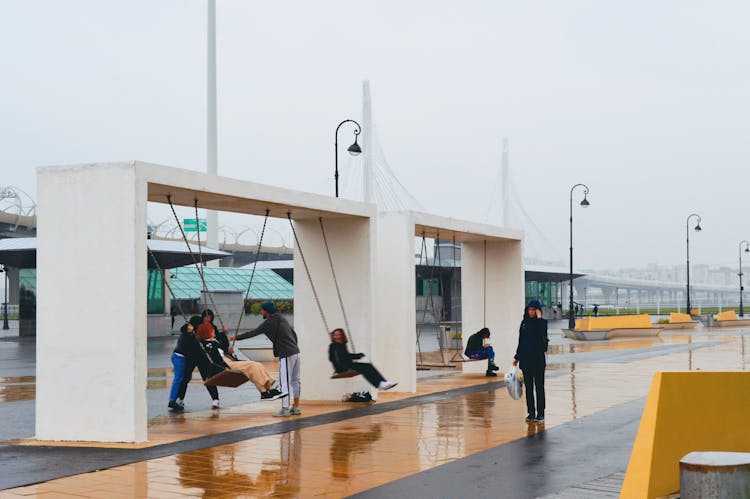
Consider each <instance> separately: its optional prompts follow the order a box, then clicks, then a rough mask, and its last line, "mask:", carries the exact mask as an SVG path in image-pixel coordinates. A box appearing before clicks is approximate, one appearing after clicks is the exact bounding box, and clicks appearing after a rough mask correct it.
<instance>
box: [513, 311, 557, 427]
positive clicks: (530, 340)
mask: <svg viewBox="0 0 750 499" xmlns="http://www.w3.org/2000/svg"><path fill="white" fill-rule="evenodd" d="M548 344H549V337H548V336H547V321H546V320H545V319H542V304H541V303H539V301H538V300H531V301H530V302H529V304H528V305H527V306H526V310H525V312H524V315H523V320H522V321H521V327H520V328H519V330H518V348H517V349H516V355H515V357H514V358H515V360H514V361H513V365H514V366H516V365H518V364H519V363H520V364H521V371H523V383H524V385H525V386H526V408H527V409H528V411H529V414H528V416H527V417H526V422H528V423H532V422H537V423H544V409H545V397H544V370H545V368H546V367H547V359H546V353H547V345H548ZM535 389H536V407H535V405H534V390H535Z"/></svg>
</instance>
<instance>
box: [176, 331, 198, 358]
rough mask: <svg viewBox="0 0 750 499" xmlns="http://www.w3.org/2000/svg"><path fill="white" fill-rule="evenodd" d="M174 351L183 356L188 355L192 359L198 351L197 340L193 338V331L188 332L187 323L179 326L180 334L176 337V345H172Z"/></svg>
mask: <svg viewBox="0 0 750 499" xmlns="http://www.w3.org/2000/svg"><path fill="white" fill-rule="evenodd" d="M174 351H175V352H176V353H179V354H181V355H183V356H184V357H190V358H193V359H194V358H196V356H198V355H199V353H200V346H199V345H198V340H196V339H195V335H194V334H193V333H188V331H187V324H185V325H183V326H182V328H180V336H179V337H178V338H177V345H176V346H175V347H174Z"/></svg>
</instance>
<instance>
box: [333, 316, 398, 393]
mask: <svg viewBox="0 0 750 499" xmlns="http://www.w3.org/2000/svg"><path fill="white" fill-rule="evenodd" d="M347 343H348V340H347V339H346V333H344V330H343V329H341V328H336V329H334V330H333V331H332V332H331V344H330V345H329V346H328V360H330V361H331V364H333V369H334V370H335V371H336V373H343V372H346V371H356V372H358V373H359V374H361V375H362V376H364V377H365V379H367V381H369V382H370V384H371V385H372V386H374V387H375V388H377V389H378V390H390V389H391V388H393V387H394V386H396V385H397V384H398V383H392V382H390V381H386V379H385V378H384V377H383V375H382V374H380V372H379V371H378V370H377V369H375V366H373V365H372V364H368V363H366V362H354V360H359V359H361V358H362V357H364V356H365V354H363V353H349V350H348V349H347V348H346V344H347Z"/></svg>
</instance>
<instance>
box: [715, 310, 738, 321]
mask: <svg viewBox="0 0 750 499" xmlns="http://www.w3.org/2000/svg"><path fill="white" fill-rule="evenodd" d="M716 320H717V321H719V322H721V321H737V320H739V319H738V318H737V313H736V312H735V311H734V310H725V311H724V312H719V313H718V314H716Z"/></svg>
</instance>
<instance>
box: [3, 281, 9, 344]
mask: <svg viewBox="0 0 750 499" xmlns="http://www.w3.org/2000/svg"><path fill="white" fill-rule="evenodd" d="M3 274H5V294H4V295H3V297H4V299H3V329H4V330H8V329H10V326H8V267H6V266H3Z"/></svg>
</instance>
